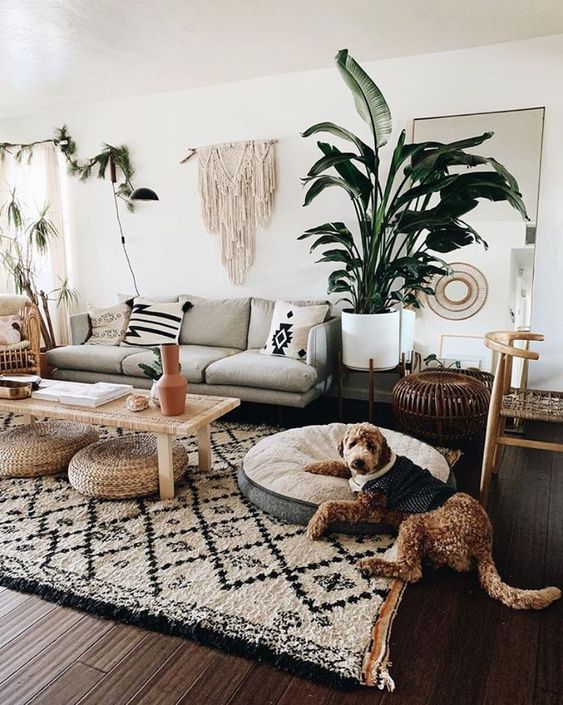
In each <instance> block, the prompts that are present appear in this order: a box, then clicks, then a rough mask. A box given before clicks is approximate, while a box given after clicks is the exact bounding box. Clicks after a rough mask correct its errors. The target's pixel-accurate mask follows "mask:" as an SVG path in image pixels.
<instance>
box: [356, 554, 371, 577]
mask: <svg viewBox="0 0 563 705" xmlns="http://www.w3.org/2000/svg"><path fill="white" fill-rule="evenodd" d="M356 568H357V569H358V570H359V571H360V573H361V574H362V577H363V578H369V577H371V576H372V575H374V573H375V571H374V562H373V558H361V559H360V560H359V561H358V562H357V563H356Z"/></svg>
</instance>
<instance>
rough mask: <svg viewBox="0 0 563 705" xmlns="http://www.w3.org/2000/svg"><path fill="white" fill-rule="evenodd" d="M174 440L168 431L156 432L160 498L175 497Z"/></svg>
mask: <svg viewBox="0 0 563 705" xmlns="http://www.w3.org/2000/svg"><path fill="white" fill-rule="evenodd" d="M173 440H174V439H173V437H172V436H169V435H168V434H167V433H157V434H156V447H157V451H158V485H159V489H160V499H172V498H173V497H174V462H173V458H172V442H173Z"/></svg>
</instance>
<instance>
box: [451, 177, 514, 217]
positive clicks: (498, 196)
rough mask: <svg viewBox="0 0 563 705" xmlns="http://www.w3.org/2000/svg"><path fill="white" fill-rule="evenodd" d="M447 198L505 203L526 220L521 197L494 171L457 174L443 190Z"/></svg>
mask: <svg viewBox="0 0 563 705" xmlns="http://www.w3.org/2000/svg"><path fill="white" fill-rule="evenodd" d="M443 194H444V196H445V197H446V198H447V197H449V196H452V195H455V196H457V197H460V196H462V197H465V198H467V197H469V198H471V199H478V198H484V199H486V200H489V201H507V202H508V203H510V205H511V206H512V207H513V208H515V209H516V210H517V211H518V212H519V213H520V215H521V216H522V217H523V218H524V219H525V220H528V214H527V213H526V206H525V205H524V202H523V201H522V197H521V195H520V194H519V193H518V192H517V191H515V190H514V189H512V188H511V187H510V186H509V185H508V184H507V183H506V181H505V179H504V177H503V176H502V175H501V174H499V173H498V172H496V171H476V172H470V173H468V174H458V175H457V179H456V180H455V181H454V182H453V183H451V184H449V185H448V186H446V188H445V189H443Z"/></svg>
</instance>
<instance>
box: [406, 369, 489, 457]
mask: <svg viewBox="0 0 563 705" xmlns="http://www.w3.org/2000/svg"><path fill="white" fill-rule="evenodd" d="M489 401H490V393H489V391H488V389H487V388H486V387H485V385H484V384H483V383H482V382H480V381H479V380H477V379H474V378H473V377H471V376H468V375H461V374H458V373H456V372H443V371H439V372H434V371H432V372H420V373H419V374H415V375H407V376H406V377H403V379H400V380H399V381H398V382H397V384H396V385H395V387H394V388H393V412H394V414H395V418H396V419H397V421H398V423H399V425H400V427H401V430H403V431H406V432H407V433H410V434H412V435H413V436H418V437H419V438H427V439H429V440H432V441H435V442H437V443H446V444H449V443H452V442H456V441H463V440H467V439H469V438H473V437H474V436H476V435H477V434H478V433H479V432H481V431H482V430H483V429H484V427H485V424H486V422H487V413H488V410H489Z"/></svg>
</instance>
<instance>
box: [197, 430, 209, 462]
mask: <svg viewBox="0 0 563 705" xmlns="http://www.w3.org/2000/svg"><path fill="white" fill-rule="evenodd" d="M197 449H198V455H199V458H198V460H199V469H200V470H205V471H209V470H211V467H212V466H213V461H212V458H211V427H210V425H209V424H207V425H206V426H202V427H201V428H200V429H199V431H198V432H197Z"/></svg>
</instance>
